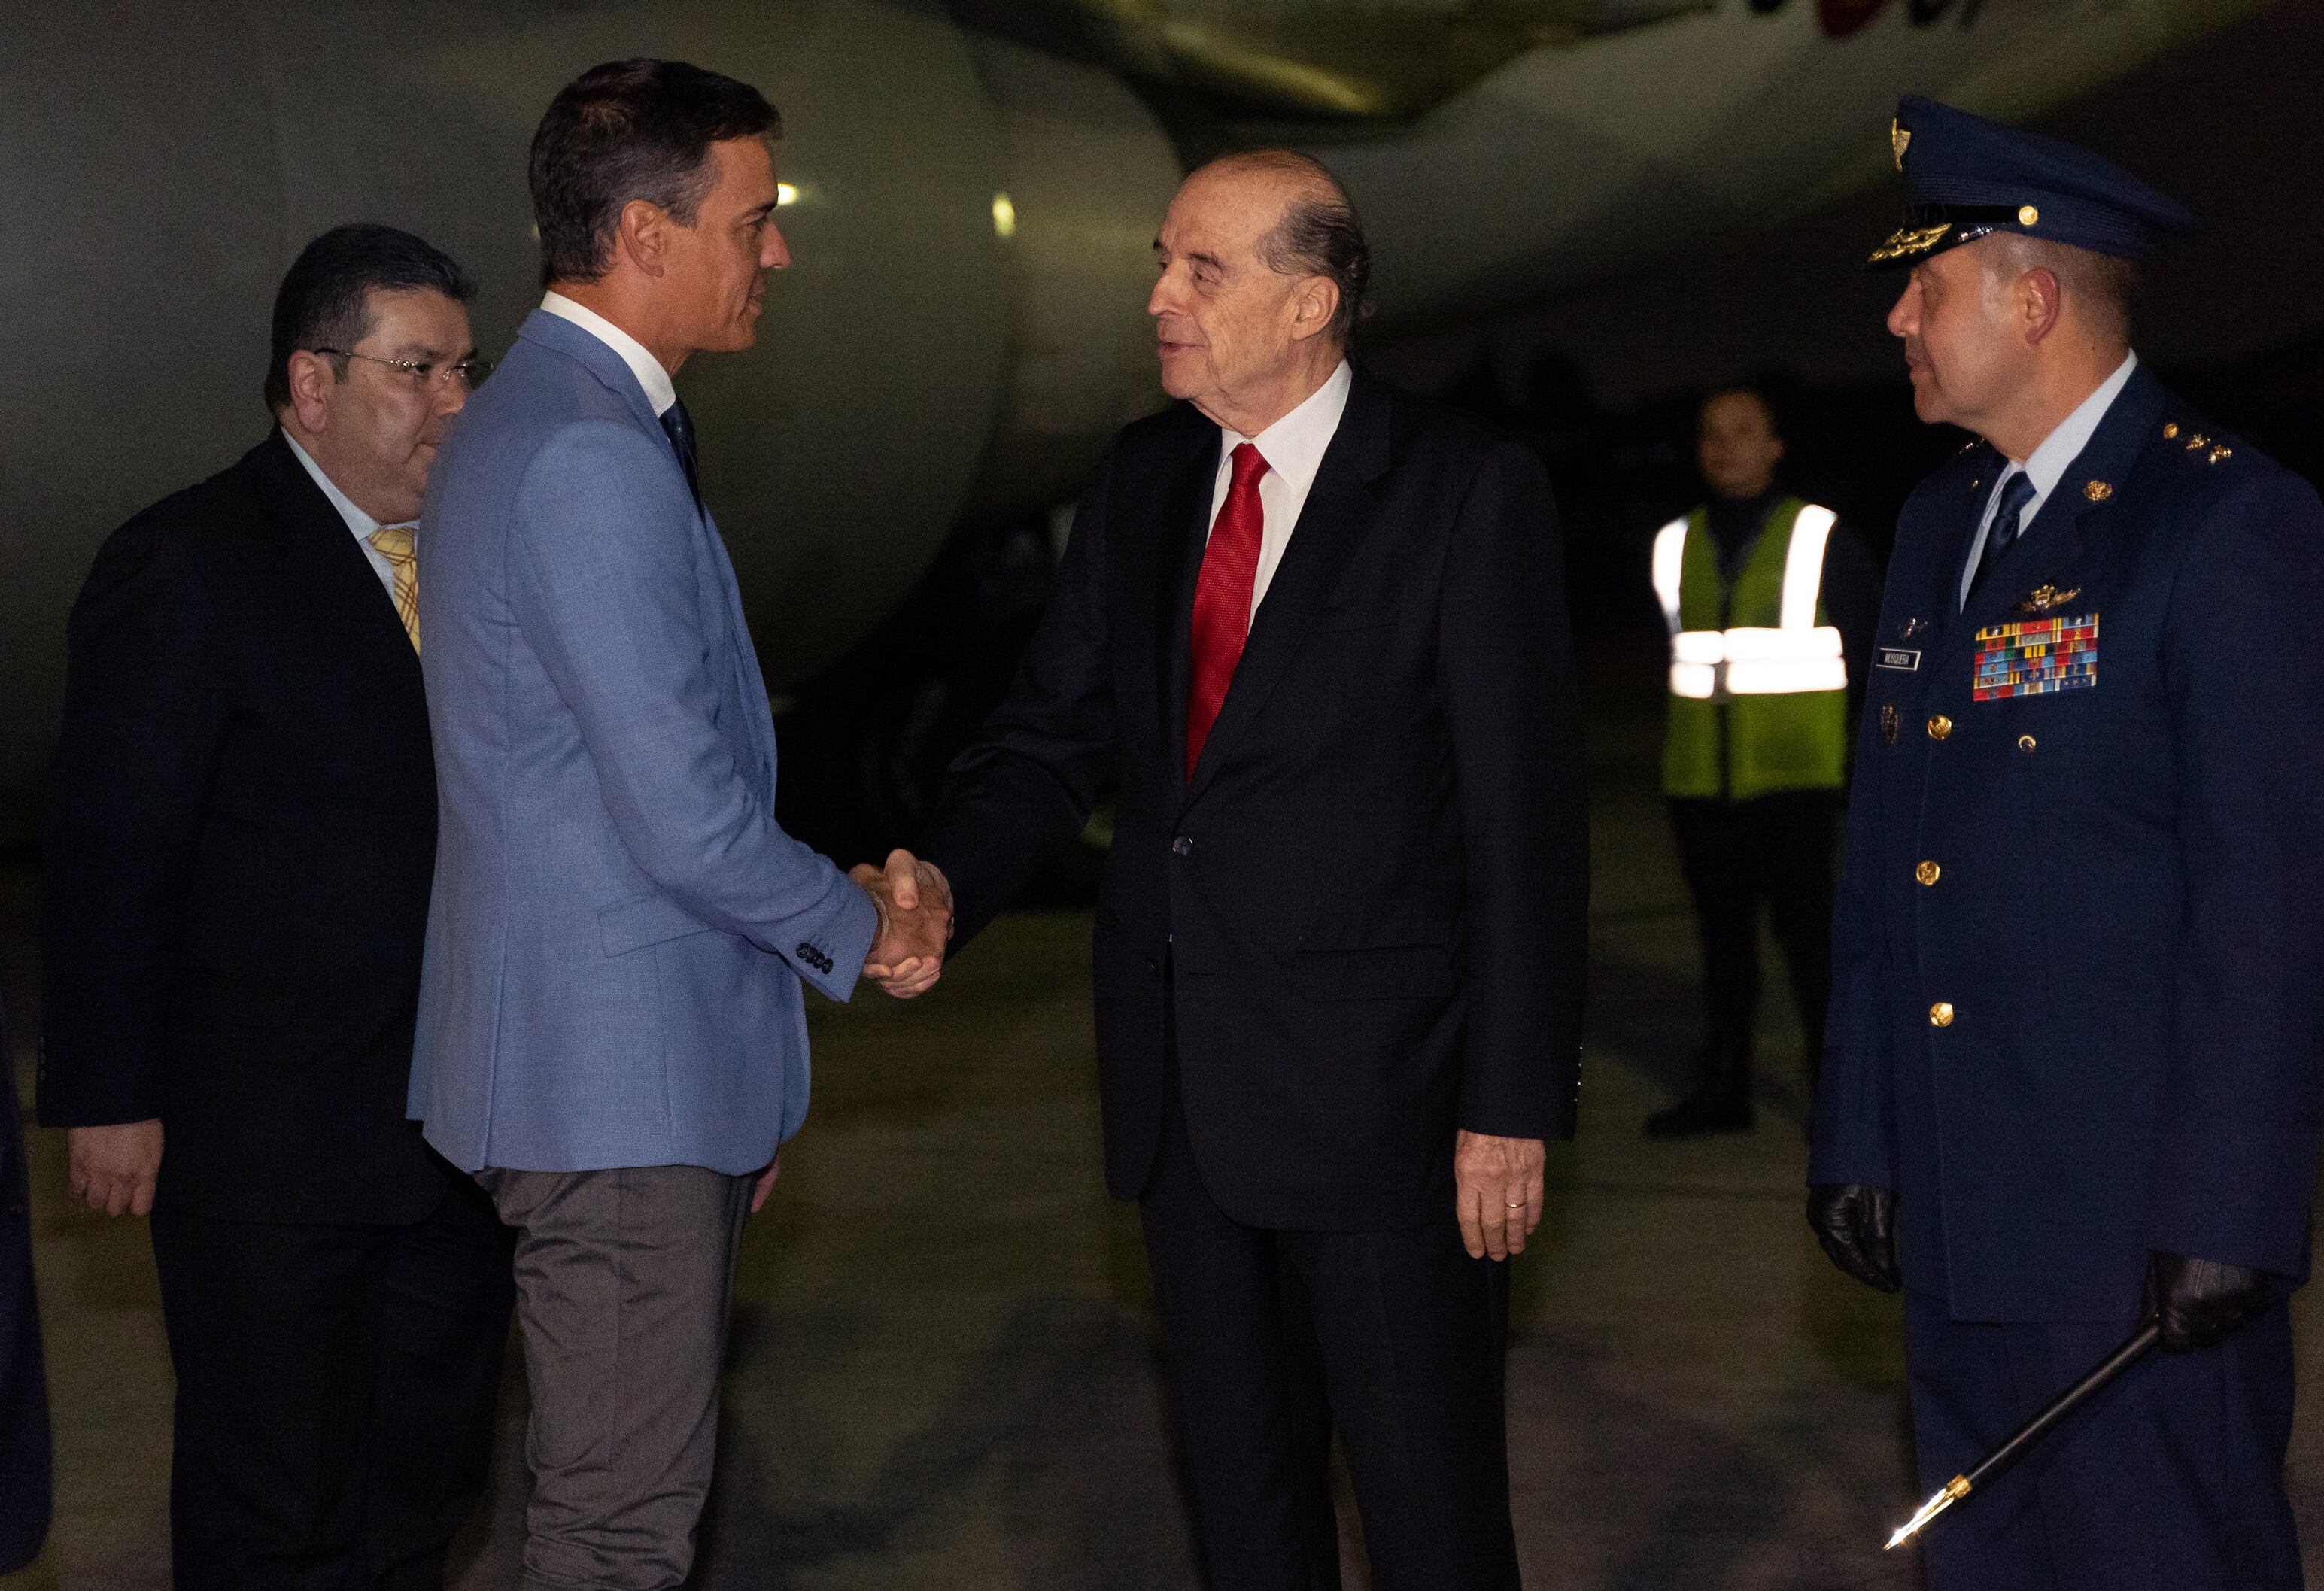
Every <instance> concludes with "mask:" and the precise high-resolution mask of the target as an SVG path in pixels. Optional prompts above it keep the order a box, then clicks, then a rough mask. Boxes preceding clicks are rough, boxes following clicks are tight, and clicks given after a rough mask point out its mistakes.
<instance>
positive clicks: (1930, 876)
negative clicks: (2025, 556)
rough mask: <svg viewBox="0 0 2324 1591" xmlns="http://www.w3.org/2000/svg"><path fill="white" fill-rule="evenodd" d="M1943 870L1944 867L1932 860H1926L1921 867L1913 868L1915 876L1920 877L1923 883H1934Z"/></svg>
mask: <svg viewBox="0 0 2324 1591" xmlns="http://www.w3.org/2000/svg"><path fill="white" fill-rule="evenodd" d="M1943 871H1944V869H1942V868H1941V867H1939V866H1937V864H1936V863H1934V862H1932V861H1924V862H1923V863H1922V864H1921V865H1920V866H1919V867H1917V868H1914V869H1913V877H1914V878H1918V879H1919V880H1920V881H1921V882H1922V883H1923V884H1933V883H1935V882H1936V881H1937V876H1938V875H1939V874H1940V873H1942V872H1943Z"/></svg>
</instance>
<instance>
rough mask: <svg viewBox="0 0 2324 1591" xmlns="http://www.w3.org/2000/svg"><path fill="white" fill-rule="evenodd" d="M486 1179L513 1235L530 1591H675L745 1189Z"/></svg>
mask: <svg viewBox="0 0 2324 1591" xmlns="http://www.w3.org/2000/svg"><path fill="white" fill-rule="evenodd" d="M480 1180H481V1181H483V1182H484V1185H485V1186H486V1187H487V1188H488V1189H489V1190H490V1191H491V1192H492V1195H493V1202H494V1203H495V1204H496V1205H497V1206H498V1207H499V1209H500V1214H501V1219H503V1220H505V1221H506V1222H508V1224H509V1225H510V1226H512V1227H514V1228H516V1230H517V1238H516V1292H517V1320H518V1322H519V1324H520V1326H521V1329H522V1330H523V1333H524V1355H525V1373H526V1376H527V1379H528V1381H529V1383H530V1386H531V1389H532V1424H531V1427H530V1430H528V1431H527V1433H526V1438H525V1458H526V1459H527V1461H528V1462H529V1463H530V1465H531V1467H532V1483H533V1484H532V1501H531V1503H530V1504H529V1505H528V1506H527V1508H526V1510H525V1543H524V1578H523V1580H522V1581H521V1586H522V1591H581V1588H583V1587H588V1588H589V1591H669V1588H670V1587H672V1586H677V1585H678V1583H679V1582H680V1581H682V1580H684V1579H685V1578H686V1575H687V1569H688V1568H691V1567H692V1565H693V1562H694V1531H695V1526H696V1523H697V1522H699V1521H700V1519H701V1516H702V1504H703V1501H704V1499H705V1498H706V1497H707V1496H708V1495H709V1493H710V1470H711V1460H712V1458H713V1455H714V1452H715V1448H716V1443H717V1435H718V1371H719V1364H720V1361H721V1359H722V1358H723V1357H724V1351H725V1341H726V1318H727V1308H728V1304H729V1303H730V1301H731V1300H732V1297H733V1282H734V1259H735V1255H736V1254H737V1253H738V1252H739V1251H740V1248H741V1245H742V1223H743V1219H744V1218H745V1216H746V1215H747V1214H748V1212H749V1209H750V1201H751V1183H752V1179H751V1178H750V1177H747V1176H728V1175H726V1174H724V1173H720V1172H713V1171H705V1170H704V1169H703V1168H701V1167H699V1166H687V1165H666V1166H647V1167H641V1168H635V1169H631V1170H622V1171H595V1172H523V1171H487V1172H485V1173H484V1174H483V1176H482V1178H481V1179H480Z"/></svg>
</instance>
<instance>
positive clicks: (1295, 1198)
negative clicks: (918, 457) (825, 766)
mask: <svg viewBox="0 0 2324 1591" xmlns="http://www.w3.org/2000/svg"><path fill="white" fill-rule="evenodd" d="M1156 262H1157V265H1158V267H1159V270H1160V281H1159V283H1158V284H1157V287H1156V289H1155V291H1154V295H1153V299H1152V302H1151V304H1150V305H1149V307H1148V308H1149V311H1150V313H1151V314H1152V315H1153V317H1154V319H1155V324H1156V331H1157V337H1158V339H1159V351H1160V355H1161V363H1162V377H1163V384H1164V386H1165V387H1166V388H1167V390H1168V391H1170V392H1171V393H1172V394H1173V395H1174V396H1176V397H1177V398H1179V399H1181V400H1184V401H1182V402H1181V403H1179V404H1178V405H1177V406H1176V407H1174V408H1172V409H1168V410H1167V411H1166V412H1164V413H1162V414H1159V415H1157V416H1155V417H1153V418H1149V419H1146V420H1141V421H1139V423H1138V424H1136V425H1134V426H1132V427H1130V428H1129V429H1128V430H1126V431H1124V432H1123V433H1122V435H1121V437H1120V439H1119V440H1118V441H1117V442H1116V444H1115V446H1114V448H1113V451H1112V453H1111V456H1110V457H1109V458H1108V459H1107V461H1106V463H1105V465H1104V467H1103V469H1102V472H1101V473H1100V475H1099V477H1098V480H1097V482H1096V483H1095V484H1094V485H1093V486H1092V487H1091V489H1090V491H1089V492H1088V494H1087V495H1086V496H1085V497H1084V499H1083V501H1082V505H1081V510H1080V513H1079V515H1078V517H1077V519H1076V520H1075V523H1074V532H1073V538H1072V542H1071V545H1070V547H1069V548H1068V550H1067V552H1066V555H1065V566H1064V568H1063V571H1062V573H1061V575H1060V586H1059V593H1058V596H1057V599H1056V603H1055V605H1054V607H1053V608H1052V610H1051V612H1049V614H1048V615H1047V619H1046V620H1045V621H1044V622H1043V624H1042V627H1041V629H1040V630H1039V632H1038V634H1037V637H1036V638H1035V639H1034V640H1033V642H1032V645H1031V647H1030V649H1029V650H1028V654H1027V657H1026V659H1025V663H1024V666H1023V670H1022V672H1021V674H1020V675H1019V678H1018V680H1017V683H1016V685H1015V686H1014V688H1013V689H1012V691H1011V693H1010V696H1009V699H1008V701H1007V703H1006V704H1004V705H1003V706H1002V707H1001V710H1000V712H999V713H997V714H996V716H995V717H994V718H993V720H992V722H991V725H990V726H989V728H988V731H987V734H986V737H985V739H984V740H982V743H981V744H979V745H977V746H976V747H974V748H973V750H971V751H970V752H969V753H968V754H967V755H966V756H965V757H964V759H963V760H962V762H961V763H960V764H959V766H958V768H956V770H955V774H956V779H955V783H954V786H953V787H952V789H951V791H950V793H949V795H948V796H947V797H946V799H945V802H944V804H943V806H942V809H941V810H940V812H939V813H938V814H936V819H935V822H934V827H933V831H932V835H931V839H930V841H929V843H928V845H927V857H928V860H927V863H926V864H924V866H925V867H926V871H927V882H926V886H925V887H928V888H932V889H939V890H941V889H942V888H944V887H946V885H945V882H944V881H948V884H949V887H952V888H954V889H955V890H956V891H957V896H956V902H957V907H958V911H959V922H960V924H961V931H962V933H973V931H974V930H975V929H976V928H977V927H978V926H979V925H981V924H984V923H986V922H988V921H990V920H991V917H992V915H994V914H995V913H996V912H998V911H999V910H1000V909H1001V907H1002V906H1004V905H1005V904H1006V903H1007V902H1008V901H1009V899H1010V897H1011V896H1013V895H1014V894H1015V893H1016V892H1017V890H1018V889H1019V887H1021V886H1022V885H1023V884H1024V883H1025V881H1026V880H1027V879H1028V877H1029V876H1030V875H1031V874H1032V872H1033V870H1034V869H1036V868H1037V866H1038V865H1039V864H1040V862H1041V860H1042V859H1043V858H1044V857H1046V856H1047V854H1049V853H1050V852H1051V851H1054V850H1056V848H1057V847H1059V846H1060V845H1062V844H1063V843H1065V841H1067V840H1068V839H1069V838H1070V837H1071V836H1072V835H1073V834H1074V833H1075V832H1077V831H1078V830H1079V829H1080V828H1081V826H1082V823H1083V822H1084V819H1085V818H1086V817H1087V816H1088V814H1089V812H1090V809H1091V806H1092V805H1093V803H1094V802H1095V801H1096V800H1097V799H1098V797H1099V795H1100V794H1101V792H1102V791H1103V790H1104V789H1106V788H1108V787H1111V788H1113V789H1115V790H1117V791H1118V792H1119V805H1118V810H1117V815H1116V832H1115V840H1114V844H1113V848H1112V852H1111V858H1110V860H1109V862H1108V866H1107V871H1106V878H1105V883H1104V887H1103V891H1102V896H1101V898H1100V903H1099V907H1098V917H1097V943H1096V967H1095V977H1096V986H1097V991H1096V992H1097V1027H1098V1054H1099V1067H1100V1078H1101V1083H1102V1092H1103V1099H1104V1114H1105V1139H1106V1167H1107V1180H1108V1182H1109V1184H1110V1186H1111V1189H1112V1191H1113V1192H1114V1193H1115V1194H1116V1195H1117V1196H1119V1197H1120V1198H1124V1199H1135V1200H1138V1201H1139V1208H1140V1212H1141V1214H1142V1216H1143V1219H1144V1225H1145V1232H1146V1245H1147V1255H1148V1260H1149V1262H1150V1264H1151V1265H1152V1268H1153V1273H1154V1284H1155V1292H1156V1298H1157V1304H1158V1306H1159V1308H1160V1311H1161V1315H1162V1322H1163V1329H1164V1332H1165V1335H1166V1337H1167V1341H1168V1346H1169V1350H1170V1356H1171V1361H1172V1364H1173V1366H1174V1368H1175V1371H1176V1379H1177V1384H1178V1389H1179V1393H1180V1394H1181V1402H1182V1406H1183V1412H1184V1416H1185V1430H1186V1437H1187V1450H1188V1455H1189V1458H1190V1460H1191V1466H1192V1469H1193V1474H1194V1490H1195V1500H1196V1504H1197V1509H1198V1513H1199V1515H1200V1520H1201V1524H1202V1530H1203V1540H1204V1549H1205V1555H1206V1557H1207V1559H1208V1562H1209V1566H1210V1572H1211V1576H1212V1581H1213V1584H1214V1585H1215V1586H1219V1587H1221V1588H1222V1591H1245V1588H1249V1591H1262V1588H1263V1591H1291V1588H1293V1587H1321V1586H1337V1585H1338V1584H1339V1583H1340V1580H1339V1569H1338V1566H1337V1545H1336V1543H1337V1533H1336V1529H1335V1525H1334V1522H1333V1513H1332V1503H1331V1496H1330V1492H1329V1489H1328V1486H1327V1485H1326V1455H1327V1452H1328V1449H1329V1447H1330V1442H1331V1434H1332V1429H1333V1425H1334V1424H1336V1425H1337V1426H1338V1428H1339V1430H1340V1431H1341V1433H1342V1438H1343V1439H1344V1441H1345V1445H1346V1450H1347V1455H1348V1461H1349V1465H1350V1467H1351V1471H1352V1473H1353V1476H1354V1481H1355V1488H1356V1494H1357V1498H1358V1501H1359V1503H1360V1505H1361V1509H1362V1514H1363V1528H1364V1535H1365V1540H1366V1541H1367V1543H1368V1545H1369V1555H1370V1559H1371V1565H1372V1573H1373V1583H1374V1584H1375V1585H1377V1586H1379V1587H1381V1591H1406V1588H1408V1587H1418V1586H1445V1587H1461V1588H1462V1591H1476V1588H1479V1587H1486V1586H1515V1585H1516V1584H1517V1553H1516V1548H1515V1543H1514V1540H1513V1536H1512V1531H1511V1528H1510V1522H1509V1504H1508V1468H1507V1458H1506V1451H1505V1439H1504V1430H1503V1420H1502V1405H1501V1397H1502V1364H1501V1358H1502V1346H1503V1338H1504V1332H1505V1327H1506V1320H1507V1292H1506V1285H1507V1266H1506V1265H1505V1264H1504V1262H1505V1261H1506V1259H1507V1258H1508V1255H1512V1254H1515V1253H1517V1251H1519V1250H1520V1249H1522V1248H1523V1247H1524V1246H1525V1239H1526V1234H1527V1233H1529V1232H1530V1231H1531V1230H1532V1229H1533V1228H1534V1225H1535V1222H1536V1221H1537V1220H1538V1219H1540V1214H1541V1201H1542V1170H1543V1145H1544V1141H1545V1140H1546V1139H1549V1138H1553V1137H1561V1136H1566V1135H1567V1134H1568V1133H1570V1131H1571V1130H1572V1124H1573V1108H1574V1095H1575V1087H1576V1074H1577V1058H1578V1053H1579V1035H1580V1028H1581V1020H1580V1009H1581V987H1582V940H1583V933H1582V924H1583V915H1584V906H1585V896H1586V892H1587V887H1588V884H1587V872H1586V846H1587V841H1586V837H1585V834H1584V830H1583V815H1582V756H1581V746H1580V735H1579V731H1578V729H1577V724H1576V707H1575V692H1574V678H1573V665H1572V656H1571V648H1570V642H1569V634H1568V622H1567V617H1566V611H1565V597H1564V591H1563V582H1562V569H1561V558H1560V551H1559V543H1558V534H1557V522H1556V517H1555V514H1554V510H1553V509H1552V507H1551V502H1550V496H1549V488H1548V483H1547V481H1546V480H1545V478H1544V476H1543V473H1542V470H1541V466H1540V465H1539V464H1538V463H1537V462H1536V461H1535V459H1534V458H1533V457H1532V456H1531V455H1528V454H1526V452H1524V451H1523V450H1522V449H1520V448H1517V447H1516V446H1511V445H1509V444H1508V443H1506V442H1503V441H1501V440H1499V438H1497V437H1492V436H1490V435H1489V434H1487V433H1485V432H1483V431H1481V430H1480V429H1478V428H1475V427H1473V426H1471V425H1470V424H1469V423H1467V422H1465V421H1463V420H1462V419H1459V418H1455V417H1453V416H1452V415H1451V414H1448V413H1445V412H1443V411H1442V410H1438V409H1432V408H1430V407H1428V406H1426V405H1425V404H1422V403H1419V402H1416V401H1415V400H1412V399H1410V398H1407V397H1406V396H1405V395H1404V394H1402V393H1400V392H1397V391H1395V390H1394V389H1392V388H1390V387H1388V385H1386V384H1385V383H1383V382H1379V381H1377V380H1375V379H1374V378H1372V377H1371V376H1369V375H1368V374H1366V373H1364V372H1360V371H1358V370H1355V369H1354V368H1352V367H1351V365H1350V364H1349V363H1348V362H1347V359H1346V356H1345V350H1346V346H1347V342H1348V336H1349V333H1350V331H1351V328H1352V326H1354V324H1355V321H1356V318H1357V317H1358V315H1359V314H1360V310H1361V307H1362V297H1363V290H1364V283H1365V276H1366V271H1367V256H1366V253H1365V249H1364V244H1363V236H1362V233H1361V231H1360V228H1359V227H1358V225H1357V221H1356V216H1355V213H1354V211H1353V209H1352V207H1351V206H1350V205H1349V203H1348V200H1347V197H1346V195H1345V194H1344V193H1342V191H1341V189H1340V188H1339V186H1338V184H1337V183H1336V182H1334V181H1333V179H1332V178H1331V177H1330V175H1329V174H1328V173H1327V172H1325V171H1324V170H1323V168H1321V167H1320V166H1317V165H1316V164H1315V163H1314V162H1313V161H1308V160H1306V159H1305V158H1303V157H1300V156H1296V155H1290V154H1283V153H1259V154H1252V155H1242V156H1237V157H1233V158H1231V159H1228V160H1224V161H1219V162H1217V163H1215V164H1213V165H1211V166H1208V167H1205V168H1203V170H1199V171H1197V172H1195V173H1194V175H1193V176H1192V177H1190V178H1188V179H1187V180H1186V182H1185V186H1184V187H1183V188H1181V189H1179V192H1178V194H1177V197H1176V198H1175V199H1174V200H1173V201H1172V203H1171V206H1170V209H1169V213H1168V215H1167V216H1166V217H1165V219H1164V221H1163V224H1162V229H1161V233H1160V235H1159V237H1158V238H1157V242H1156Z"/></svg>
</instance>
